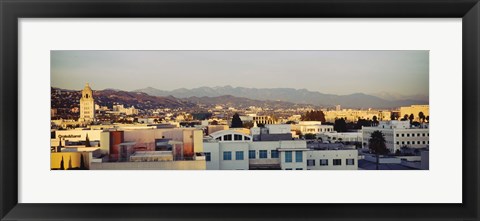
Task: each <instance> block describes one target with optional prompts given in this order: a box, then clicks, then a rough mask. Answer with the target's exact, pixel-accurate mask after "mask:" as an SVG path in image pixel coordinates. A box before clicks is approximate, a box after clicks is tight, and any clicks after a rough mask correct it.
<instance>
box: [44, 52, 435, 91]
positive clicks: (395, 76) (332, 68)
mask: <svg viewBox="0 0 480 221" xmlns="http://www.w3.org/2000/svg"><path fill="white" fill-rule="evenodd" d="M428 60H429V53H428V51H52V52H51V74H52V75H51V83H52V86H53V87H59V88H64V89H74V90H80V89H81V88H82V86H83V85H82V84H78V82H92V86H94V87H95V89H96V90H102V89H107V88H113V89H120V90H125V91H133V90H137V89H142V88H146V87H153V88H157V89H161V90H174V89H179V88H188V89H192V88H198V87H202V86H207V87H218V86H227V85H230V86H233V87H246V88H294V89H307V90H309V91H316V92H321V93H327V94H336V95H346V94H352V93H365V94H371V95H378V94H390V95H419V96H423V97H427V98H428V72H429V66H428V64H429V62H428Z"/></svg>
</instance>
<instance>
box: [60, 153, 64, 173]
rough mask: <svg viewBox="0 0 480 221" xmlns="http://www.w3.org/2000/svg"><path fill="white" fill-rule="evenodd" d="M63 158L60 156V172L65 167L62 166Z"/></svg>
mask: <svg viewBox="0 0 480 221" xmlns="http://www.w3.org/2000/svg"><path fill="white" fill-rule="evenodd" d="M63 164H64V163H63V156H62V161H60V170H65V166H64V165H63Z"/></svg>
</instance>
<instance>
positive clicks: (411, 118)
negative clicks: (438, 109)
mask: <svg viewBox="0 0 480 221" xmlns="http://www.w3.org/2000/svg"><path fill="white" fill-rule="evenodd" d="M408 119H409V120H410V124H412V123H413V119H415V116H414V115H413V114H410V117H408Z"/></svg>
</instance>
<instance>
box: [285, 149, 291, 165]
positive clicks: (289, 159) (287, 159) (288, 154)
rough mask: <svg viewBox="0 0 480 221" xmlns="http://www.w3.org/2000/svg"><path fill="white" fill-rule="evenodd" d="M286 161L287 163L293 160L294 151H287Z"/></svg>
mask: <svg viewBox="0 0 480 221" xmlns="http://www.w3.org/2000/svg"><path fill="white" fill-rule="evenodd" d="M285 162H286V163H291V162H292V151H285Z"/></svg>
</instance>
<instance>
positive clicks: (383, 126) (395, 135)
mask: <svg viewBox="0 0 480 221" xmlns="http://www.w3.org/2000/svg"><path fill="white" fill-rule="evenodd" d="M377 130H378V131H380V132H382V133H383V135H384V136H385V141H386V146H387V149H389V150H390V152H391V153H395V151H397V150H399V149H400V148H401V147H403V146H406V147H410V148H426V147H428V146H429V144H430V142H429V137H430V133H429V129H428V124H424V125H423V127H422V128H414V127H411V126H410V122H409V121H397V120H392V121H381V122H380V123H379V124H378V126H376V127H362V137H363V142H362V147H363V148H366V149H368V140H369V139H370V136H371V134H372V133H373V132H374V131H377Z"/></svg>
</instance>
